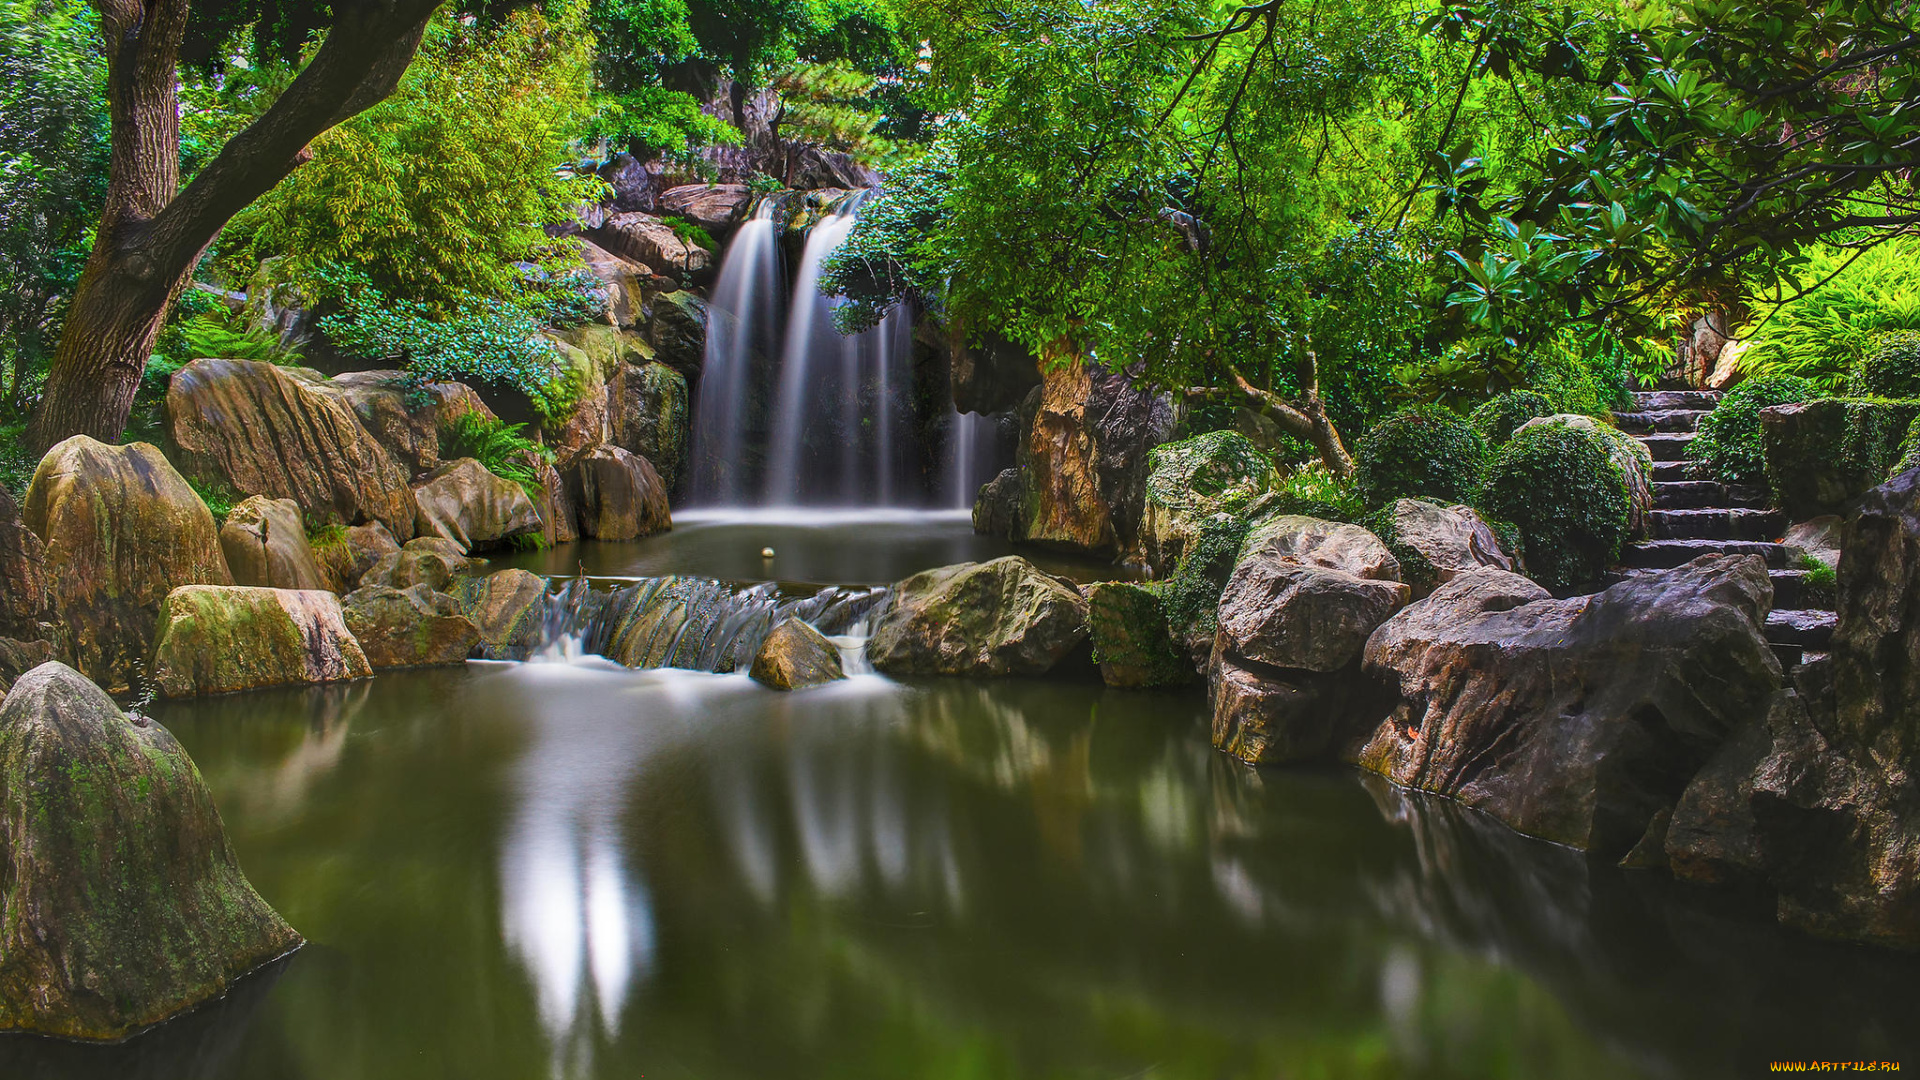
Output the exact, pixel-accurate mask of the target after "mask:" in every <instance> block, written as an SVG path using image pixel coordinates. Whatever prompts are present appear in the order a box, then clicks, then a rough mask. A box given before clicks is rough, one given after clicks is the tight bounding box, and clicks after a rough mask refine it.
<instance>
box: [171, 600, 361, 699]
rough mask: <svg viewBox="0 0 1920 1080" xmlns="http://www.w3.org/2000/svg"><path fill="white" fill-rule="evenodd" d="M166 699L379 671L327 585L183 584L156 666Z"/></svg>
mask: <svg viewBox="0 0 1920 1080" xmlns="http://www.w3.org/2000/svg"><path fill="white" fill-rule="evenodd" d="M150 670H151V672H152V678H153V683H154V686H155V687H156V688H157V689H158V690H159V691H160V693H161V694H162V695H164V696H166V697H190V696H192V695H195V694H229V693H233V692H235V691H239V690H257V689H260V688H261V687H264V686H286V685H293V684H300V683H323V682H339V681H341V680H344V679H364V678H366V677H367V676H369V675H372V674H373V669H372V668H370V667H369V666H368V664H367V657H366V655H365V654H364V653H363V652H362V651H361V648H360V644H359V642H357V641H356V640H354V635H353V634H351V633H349V632H348V630H347V625H346V623H345V622H344V621H342V618H341V611H340V598H339V597H337V596H335V595H334V594H332V593H330V592H326V591H324V590H321V589H306V590H293V589H262V588H252V587H248V586H240V585H184V586H181V587H180V588H178V589H175V590H173V591H172V592H171V593H169V594H167V602H166V604H165V605H163V606H162V607H161V609H160V632H159V638H158V640H156V641H155V642H154V647H153V664H152V667H151V669H150Z"/></svg>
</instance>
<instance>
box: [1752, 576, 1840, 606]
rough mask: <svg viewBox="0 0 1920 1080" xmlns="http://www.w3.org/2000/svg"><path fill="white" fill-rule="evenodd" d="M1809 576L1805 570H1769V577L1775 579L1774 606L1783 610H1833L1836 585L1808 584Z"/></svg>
mask: <svg viewBox="0 0 1920 1080" xmlns="http://www.w3.org/2000/svg"><path fill="white" fill-rule="evenodd" d="M1808 576H1809V575H1808V574H1807V572H1806V571H1805V570H1769V571H1767V577H1769V578H1771V579H1772V580H1773V606H1774V607H1776V608H1779V609H1781V610H1783V611H1791V610H1793V609H1796V608H1799V609H1804V610H1808V611H1832V610H1833V605H1834V602H1835V599H1836V597H1835V595H1834V587H1833V586H1832V585H1831V584H1827V585H1811V584H1808V582H1807V578H1808Z"/></svg>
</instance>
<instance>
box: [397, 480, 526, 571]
mask: <svg viewBox="0 0 1920 1080" xmlns="http://www.w3.org/2000/svg"><path fill="white" fill-rule="evenodd" d="M413 502H414V505H415V506H417V507H418V508H419V517H418V518H416V519H415V528H414V532H415V533H416V534H417V536H420V537H426V536H438V537H440V538H441V539H443V540H451V541H453V542H454V543H455V544H458V545H460V548H461V549H462V550H464V551H481V550H484V549H486V548H490V547H497V546H499V545H500V544H503V543H505V542H507V541H509V540H512V539H513V538H514V537H516V536H525V535H528V534H529V533H537V532H539V531H540V512H539V511H538V510H536V509H534V505H533V500H532V499H529V498H527V493H526V491H525V490H524V489H522V488H521V487H520V485H519V484H516V483H514V482H513V481H511V480H506V479H502V478H501V477H498V476H495V475H493V474H492V473H490V472H488V471H487V467H486V466H485V465H482V464H480V463H479V462H478V461H475V460H474V459H473V458H461V459H460V460H458V461H449V462H447V463H446V464H444V465H441V466H440V467H439V468H437V469H435V470H433V471H432V472H430V473H428V474H427V475H425V476H423V477H421V478H420V481H419V482H418V483H416V484H414V486H413Z"/></svg>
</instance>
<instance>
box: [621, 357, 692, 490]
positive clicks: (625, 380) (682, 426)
mask: <svg viewBox="0 0 1920 1080" xmlns="http://www.w3.org/2000/svg"><path fill="white" fill-rule="evenodd" d="M608 393H609V395H611V399H610V407H611V409H612V424H613V443H614V445H615V446H618V447H620V448H621V449H622V450H625V451H627V452H628V453H630V454H637V455H639V456H640V457H643V458H646V459H647V462H648V463H649V464H651V465H652V466H653V468H654V471H655V472H657V473H659V474H660V482H661V483H663V484H665V485H666V486H667V489H668V490H669V491H671V490H672V489H673V485H674V484H675V483H676V482H678V481H679V479H680V470H681V468H682V466H683V465H684V464H685V463H686V460H687V440H688V437H689V429H688V427H687V405H688V394H687V379H686V376H684V375H682V374H680V373H679V372H677V371H675V370H674V369H672V368H670V367H668V366H667V365H665V364H658V363H650V364H624V365H622V366H621V369H620V371H619V373H618V374H616V375H615V376H614V381H613V384H612V385H611V386H610V387H609V388H608Z"/></svg>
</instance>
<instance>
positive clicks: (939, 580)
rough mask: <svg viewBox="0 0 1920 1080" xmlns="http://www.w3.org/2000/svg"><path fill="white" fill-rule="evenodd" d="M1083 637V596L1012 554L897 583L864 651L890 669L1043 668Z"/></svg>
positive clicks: (1001, 671)
mask: <svg viewBox="0 0 1920 1080" xmlns="http://www.w3.org/2000/svg"><path fill="white" fill-rule="evenodd" d="M1086 639H1087V601H1086V598H1085V597H1083V596H1081V595H1080V593H1079V591H1078V590H1077V589H1074V588H1073V587H1071V586H1069V585H1066V584H1064V583H1062V582H1061V581H1060V580H1059V579H1057V578H1054V577H1052V576H1051V575H1048V574H1045V573H1042V572H1041V571H1040V570H1039V569H1037V568H1036V567H1035V566H1034V565H1033V564H1032V563H1030V562H1028V561H1027V560H1025V559H1022V558H1020V557H1019V556H1017V555H1009V556H1007V557H1005V558H1001V559H995V560H993V561H992V562H984V563H960V564H959V565H956V566H943V567H940V568H939V569H936V570H928V571H925V572H924V573H919V574H915V575H914V576H912V577H910V578H908V579H906V580H905V581H902V582H900V583H899V584H898V585H895V586H894V588H893V603H892V605H891V606H890V607H889V608H888V609H887V611H886V613H885V614H883V615H882V616H881V617H880V620H879V622H878V624H877V625H876V626H875V627H874V631H873V636H872V638H871V639H869V641H868V643H867V655H868V656H869V657H871V658H872V660H873V664H874V666H875V667H876V668H878V669H880V670H881V671H884V672H886V673H887V674H889V675H1044V674H1046V673H1047V672H1048V671H1051V670H1052V669H1053V668H1054V666H1055V665H1057V664H1059V663H1060V662H1061V661H1062V660H1064V659H1066V658H1067V656H1068V655H1069V654H1071V653H1073V652H1074V651H1075V650H1076V649H1078V648H1080V647H1081V646H1082V645H1084V644H1085V642H1086Z"/></svg>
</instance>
